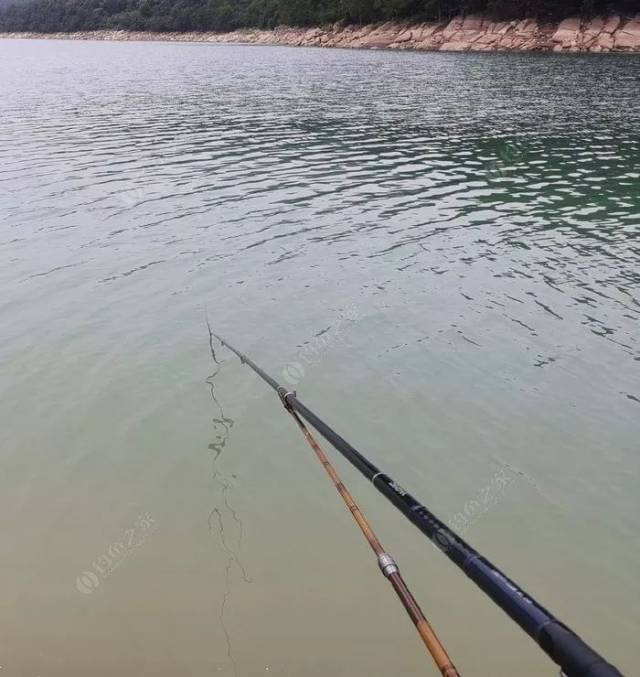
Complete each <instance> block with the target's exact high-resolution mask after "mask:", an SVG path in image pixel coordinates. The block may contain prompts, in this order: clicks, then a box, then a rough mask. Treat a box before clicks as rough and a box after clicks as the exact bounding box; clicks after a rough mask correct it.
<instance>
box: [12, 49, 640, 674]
mask: <svg viewBox="0 0 640 677" xmlns="http://www.w3.org/2000/svg"><path fill="white" fill-rule="evenodd" d="M0 92H1V95H0V160H1V163H0V210H1V211H0V213H1V215H2V217H1V218H2V221H1V230H0V251H1V253H2V266H1V267H0V282H1V283H2V290H3V292H2V295H1V296H0V312H1V318H2V333H1V335H0V389H1V390H0V394H1V396H2V406H1V408H0V415H1V424H2V431H3V443H2V448H1V452H0V454H1V455H0V464H1V468H2V472H1V473H0V496H1V499H0V500H1V501H2V504H1V505H2V510H1V511H0V515H1V517H0V519H1V520H2V534H3V538H2V541H1V544H0V549H1V553H2V554H1V558H0V559H1V561H2V581H3V595H2V604H1V605H0V638H1V639H0V656H1V660H0V664H1V665H2V673H3V675H7V677H9V676H10V677H13V676H14V675H19V676H23V675H24V676H25V677H26V676H29V677H31V676H33V677H36V676H37V675H42V677H45V676H46V677H56V676H64V677H73V676H76V675H78V676H80V675H83V676H84V675H87V674H91V675H96V676H101V675H104V676H107V675H109V676H111V675H113V674H119V675H131V676H133V675H136V676H138V675H146V674H149V675H151V674H153V675H154V677H161V676H164V675H167V676H174V675H182V674H188V675H192V676H194V677H196V676H199V675H211V674H214V675H216V674H220V675H239V676H254V675H262V674H265V673H267V672H269V673H270V674H273V675H287V676H289V675H290V676H298V675H305V676H308V677H316V676H317V677H320V676H322V677H324V676H326V675H336V676H339V675H344V676H345V677H346V676H347V675H348V676H350V677H354V676H363V677H364V676H365V675H389V674H392V675H396V676H404V675H407V676H408V675H415V674H435V670H434V669H433V668H432V667H431V665H430V663H429V662H428V661H427V659H426V658H425V656H424V654H423V650H422V648H421V645H420V643H419V641H418V639H417V638H416V636H415V635H414V632H413V629H412V627H411V625H410V623H409V621H408V620H407V619H406V618H405V617H404V612H403V610H402V609H401V607H400V605H399V604H398V603H397V601H396V600H395V598H394V596H393V594H392V592H391V591H390V590H389V589H388V588H387V584H386V583H385V581H384V580H383V579H382V578H381V577H380V576H379V573H378V571H377V568H376V565H375V562H374V560H373V559H372V557H371V554H370V552H369V551H368V549H367V546H366V544H365V543H364V542H363V540H362V538H361V536H360V534H359V533H358V532H357V530H356V528H355V526H354V525H353V524H352V522H351V520H350V516H349V514H348V512H347V511H346V510H345V508H344V507H343V505H342V504H341V502H340V501H339V499H338V497H337V495H336V494H335V492H334V490H333V488H332V486H331V485H330V483H329V481H328V480H327V478H326V477H325V476H324V474H323V471H322V468H321V467H320V466H319V465H318V464H317V462H316V461H315V459H314V458H313V456H312V455H311V453H310V451H309V450H308V448H306V446H305V445H304V442H303V440H302V438H301V437H300V435H299V433H298V431H297V430H296V429H295V426H293V424H292V422H291V421H290V420H289V419H288V417H287V416H285V415H284V413H283V411H282V408H281V406H280V405H279V403H278V400H277V398H276V397H275V396H274V395H273V393H272V392H270V391H269V390H268V388H267V387H266V386H264V385H263V384H261V383H260V382H258V381H257V380H256V378H255V377H253V376H252V374H251V373H250V372H249V371H248V370H247V369H245V368H243V367H242V366H241V365H240V364H239V363H238V361H237V360H234V359H232V358H231V356H230V355H229V354H228V353H226V352H225V351H224V350H216V358H217V359H219V360H220V361H221V362H222V364H221V365H219V366H217V365H216V364H214V361H213V359H212V355H211V352H210V347H209V341H208V334H207V326H206V319H207V316H208V318H209V321H210V322H211V324H212V326H214V327H215V328H216V329H217V330H218V331H219V332H220V333H223V334H225V335H226V336H227V337H228V338H229V339H230V340H234V341H235V342H236V343H237V344H238V346H239V347H241V348H242V349H244V350H246V351H247V352H249V353H250V354H251V355H252V356H253V357H254V359H255V360H257V361H258V362H259V363H260V364H262V365H263V366H264V367H265V368H266V369H267V370H268V371H270V372H271V373H273V374H274V375H275V376H276V378H278V379H280V380H282V381H283V382H285V383H287V384H288V385H290V386H291V387H295V388H297V390H298V393H299V395H300V396H301V398H302V399H303V400H304V401H305V402H306V403H307V404H308V405H309V406H312V407H313V408H315V409H316V410H317V411H318V412H319V413H320V414H321V415H323V416H324V417H325V418H326V419H327V420H328V421H329V422H331V423H332V424H334V425H335V427H336V428H337V429H338V430H339V431H341V432H342V433H343V434H344V435H345V436H346V437H347V438H348V439H350V440H351V441H352V442H353V443H354V444H356V445H357V446H359V447H361V448H362V449H363V450H365V451H366V452H367V453H368V454H369V455H370V457H371V458H372V460H374V462H376V463H377V464H378V465H380V466H381V467H383V468H384V469H385V470H387V471H388V472H389V473H390V474H392V475H393V476H395V477H397V479H398V480H399V481H400V482H402V483H403V484H404V485H405V486H406V488H407V489H409V490H410V491H411V492H412V493H414V494H415V495H416V496H418V497H419V498H421V499H422V500H423V501H425V502H426V503H427V504H428V505H429V506H430V507H431V508H432V509H433V510H434V511H435V512H436V513H437V514H439V515H440V516H441V517H442V518H443V519H445V520H446V521H448V522H450V523H451V524H452V525H453V526H455V527H456V528H458V529H459V530H461V532H462V533H464V536H465V538H466V539H467V540H469V541H470V542H471V543H472V544H474V545H475V546H476V547H477V548H479V549H480V550H481V551H482V552H484V553H485V554H487V555H489V556H490V557H491V559H492V560H494V561H495V562H496V563H497V564H499V565H500V566H501V567H503V568H504V569H505V570H506V571H507V572H509V573H510V574H511V575H512V576H513V577H514V579H515V580H517V581H518V582H519V583H520V584H521V585H522V586H524V587H525V589H527V590H528V591H530V592H531V593H532V594H533V595H535V596H536V597H537V598H538V599H539V600H540V601H541V602H542V603H544V604H546V605H547V606H548V607H549V608H550V609H551V610H552V611H554V612H555V613H556V614H557V615H558V616H559V617H560V618H561V619H563V620H564V621H565V622H567V623H568V624H570V625H571V626H572V627H573V628H574V629H575V630H577V631H578V632H580V633H581V634H583V635H584V637H585V638H586V639H587V640H588V641H590V642H592V643H593V644H594V646H595V647H596V648H597V649H599V650H600V651H602V652H603V653H605V654H606V655H607V656H608V657H609V658H610V659H611V660H612V661H614V662H616V663H617V664H618V665H619V667H620V668H621V669H622V670H623V671H624V672H627V673H629V674H631V673H632V672H633V670H634V668H635V666H636V664H637V659H638V655H637V641H636V637H637V634H638V631H640V615H639V612H638V609H639V608H640V605H639V602H640V584H639V583H638V578H637V572H638V570H639V568H640V539H639V524H638V515H639V514H640V499H639V494H638V478H639V474H640V469H639V463H638V457H639V455H638V451H639V449H638V446H639V445H638V440H639V439H640V423H639V415H640V379H639V377H638V371H639V366H640V363H639V359H640V340H639V339H640V335H639V333H638V329H639V323H638V319H639V317H640V292H639V288H638V283H639V281H640V272H639V261H640V246H639V244H638V235H639V232H640V69H639V68H638V61H637V58H636V57H629V58H627V57H625V56H615V57H614V56H611V57H609V56H607V57H604V56H603V57H593V56H591V57H585V56H570V57H567V56H562V57H558V56H555V55H540V56H534V55H487V54H484V55H470V54H468V55H467V54H462V55H459V54H458V55H457V54H415V53H414V54H409V53H404V54H397V53H387V52H348V51H339V50H333V51H329V50H315V49H291V48H280V47H277V48H276V47H273V48H271V47H244V46H230V45H226V46H215V45H190V44H150V43H148V44H144V43H141V44H135V43H121V44H116V43H112V44H109V43H74V42H53V41H23V42H21V41H4V42H0ZM214 347H215V346H214ZM214 373H215V375H214V376H213V378H209V377H210V376H211V375H212V374H214ZM207 380H209V381H210V382H213V384H214V389H213V394H214V395H215V397H216V400H217V401H216V400H214V399H213V398H212V391H211V389H210V386H209V385H208V383H207ZM220 406H221V407H222V410H221V409H220ZM337 465H338V468H339V470H340V471H341V472H342V473H343V475H344V479H345V481H346V482H347V483H348V485H349V486H350V488H351V489H352V492H353V493H354V494H355V496H356V498H357V499H358V500H359V501H360V502H361V504H362V507H363V508H364V509H365V511H366V512H367V513H368V515H369V517H370V519H371V521H372V523H373V524H374V526H375V527H376V528H377V530H378V532H379V536H380V538H381V539H382V541H383V543H385V545H386V547H387V548H388V549H389V550H390V551H391V552H392V553H393V554H394V555H395V557H396V559H397V560H398V561H399V563H400V565H401V567H402V569H403V571H404V573H405V575H406V578H407V581H408V582H409V584H410V585H411V586H412V587H413V589H414V592H415V594H416V596H417V598H418V599H419V600H420V602H421V603H422V605H423V607H424V610H425V612H426V613H427V615H428V616H429V617H430V618H431V620H432V621H433V623H434V625H435V627H436V629H437V630H438V631H439V633H440V634H441V636H442V639H443V640H444V642H445V643H446V645H447V647H448V649H449V650H450V652H451V654H452V656H453V657H454V659H455V660H456V661H457V663H458V665H459V667H460V670H461V672H462V673H463V674H469V675H471V674H473V675H487V676H488V675H507V674H518V675H522V676H524V677H527V676H531V677H533V676H534V675H536V676H537V675H541V674H548V675H552V674H556V673H557V671H556V670H555V668H554V667H553V666H552V664H551V663H550V662H549V661H548V660H547V659H546V658H545V657H544V656H543V655H542V653H541V652H540V651H539V650H537V649H536V647H535V646H534V645H533V643H532V642H531V641H530V640H528V639H527V638H526V637H525V636H524V635H523V633H522V632H521V631H520V630H518V629H517V628H516V627H515V626H514V625H513V624H512V623H511V622H510V621H508V619H506V617H505V616H504V614H502V612H500V611H499V610H498V609H497V608H495V607H494V606H493V605H492V604H491V603H490V602H489V600H488V599H487V598H485V597H484V596H483V595H482V594H481V593H480V592H478V591H477V590H476V589H475V588H474V587H473V585H472V584H471V583H470V582H468V581H467V580H466V579H465V577H464V576H463V575H462V574H461V573H459V572H458V571H457V570H455V569H454V567H453V566H451V565H449V564H448V563H447V561H446V559H445V558H444V557H443V556H442V555H441V553H439V552H438V551H437V550H436V549H435V548H433V547H432V546H431V545H430V544H428V543H427V542H425V541H424V539H422V538H421V537H420V535H419V533H418V532H417V531H416V530H415V529H414V528H412V527H411V526H410V525H409V524H407V523H406V522H405V521H404V519H403V518H402V517H401V516H400V515H399V514H398V513H396V512H395V511H394V510H392V509H391V507H390V506H389V505H388V504H386V503H385V502H383V500H382V499H381V498H380V497H379V496H377V495H376V494H375V492H374V491H373V490H372V488H371V487H370V486H368V485H367V484H366V482H365V481H364V480H363V479H361V478H360V477H358V476H357V475H356V473H355V472H354V471H353V470H351V469H350V468H349V467H348V466H347V465H346V463H344V462H343V461H341V460H339V461H337Z"/></svg>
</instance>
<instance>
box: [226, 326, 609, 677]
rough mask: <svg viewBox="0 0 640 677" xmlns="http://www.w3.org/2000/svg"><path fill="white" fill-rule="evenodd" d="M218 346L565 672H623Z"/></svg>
mask: <svg viewBox="0 0 640 677" xmlns="http://www.w3.org/2000/svg"><path fill="white" fill-rule="evenodd" d="M214 336H215V337H216V338H217V339H218V341H220V343H221V344H222V345H223V346H226V347H227V348H228V349H229V350H231V352H233V353H235V354H236V355H237V356H238V357H239V358H240V361H241V362H242V363H243V364H246V365H248V366H249V367H250V368H251V369H252V370H253V371H254V372H255V373H256V374H258V376H260V378H262V379H263V380H264V381H266V383H268V384H269V385H270V386H271V387H272V388H273V389H274V390H275V391H276V392H277V393H278V396H279V397H280V399H281V401H282V403H283V404H284V406H285V407H286V408H288V409H290V410H291V411H294V412H295V413H297V414H299V415H300V416H301V417H302V418H304V419H305V420H306V421H307V422H308V423H310V424H311V425H312V426H313V427H314V428H315V429H316V430H317V431H318V432H319V433H320V434H321V435H322V436H323V437H324V438H325V439H326V440H327V441H328V442H329V443H330V444H331V445H332V446H334V447H335V448H336V449H337V450H338V451H339V452H340V453H341V454H342V455H343V456H344V457H345V458H346V459H347V460H348V461H349V462H350V463H351V464H352V465H353V466H354V467H355V468H357V469H358V470H359V471H360V472H361V473H362V474H363V475H364V476H365V477H366V478H367V479H368V480H370V481H371V483H372V484H373V486H374V487H375V488H376V489H377V490H378V491H379V492H380V493H381V494H382V495H383V496H384V497H385V498H387V499H388V500H389V501H390V502H391V503H393V505H395V507H396V508H398V510H400V512H401V513H402V514H403V515H404V516H405V517H406V518H407V519H408V520H409V521H410V522H412V523H413V524H414V525H415V526H416V527H418V529H420V531H421V532H422V533H423V534H424V535H425V536H427V537H428V538H429V539H430V540H431V541H432V542H433V543H434V544H435V545H437V546H438V547H439V549H440V550H442V551H443V552H444V553H445V555H446V556H447V557H448V558H449V559H450V560H451V561H452V562H453V563H454V564H455V565H456V566H458V567H459V568H460V569H462V571H464V573H465V574H466V575H467V576H468V577H469V578H470V579H471V580H472V581H473V582H474V583H475V584H476V585H477V586H478V587H479V588H480V589H481V590H482V591H483V592H484V593H486V594H487V595H488V596H489V597H490V598H491V599H492V600H493V601H494V602H495V603H496V604H497V605H498V606H499V607H500V608H501V609H502V610H503V611H504V612H505V613H506V614H507V615H508V616H509V617H510V618H511V619H512V620H513V621H515V622H516V623H517V624H518V625H519V626H520V627H521V628H522V629H523V630H524V631H525V632H526V633H527V634H528V635H529V636H530V637H531V638H533V639H534V640H535V641H536V642H537V644H538V645H539V646H540V648H541V649H542V650H543V651H544V652H545V653H546V654H547V656H549V658H551V659H552V660H553V661H554V662H555V663H556V664H557V665H559V666H560V667H561V669H562V674H563V675H566V677H622V673H621V672H620V671H619V670H618V669H617V668H615V667H614V666H613V665H611V664H610V663H608V662H607V661H606V660H605V659H604V658H603V657H602V656H600V654H598V653H597V652H596V651H594V650H593V649H592V648H591V647H590V646H589V645H588V644H587V643H586V642H585V641H584V640H583V639H582V638H581V637H579V636H578V635H577V634H576V633H575V632H573V630H571V629H570V628H569V627H568V626H566V625H565V624H564V623H562V622H561V621H559V620H558V619H557V618H555V617H554V616H553V615H552V614H551V613H550V612H549V611H547V609H545V608H544V607H543V606H542V605H541V604H540V603H539V602H537V601H536V600H535V599H534V598H533V597H531V595H529V594H528V593H526V592H525V591H524V590H523V589H522V588H521V587H520V586H519V585H517V584H516V583H515V582H514V581H512V580H511V579H510V578H509V577H508V576H506V574H504V573H503V572H502V571H500V569H498V567H496V566H495V565H494V564H492V563H491V562H490V561H489V560H488V559H486V558H485V557H483V556H482V555H481V554H480V553H479V552H478V551H477V550H475V549H474V548H473V547H471V546H470V545H469V544H468V543H467V542H465V541H464V540H463V539H462V538H460V536H458V535H457V534H456V533H454V532H453V531H451V529H449V527H447V525H446V524H445V523H444V522H442V520H440V519H439V518H438V517H436V515H434V514H433V513H432V512H431V511H430V510H429V509H428V508H427V507H426V506H424V505H423V504H422V503H420V502H419V501H418V500H417V499H415V498H414V497H413V496H412V495H411V494H410V493H409V492H407V491H405V490H404V489H403V488H402V487H401V486H400V485H399V484H398V483H397V482H395V481H394V480H393V479H392V478H391V477H389V475H386V474H385V473H383V472H382V471H381V470H380V469H379V468H377V467H376V466H375V465H374V464H373V463H372V462H371V461H369V459H367V458H366V457H365V456H363V455H362V454H361V453H360V452H359V451H358V450H357V449H355V448H354V447H352V446H351V445H350V444H349V443H348V442H347V441H346V440H345V439H344V438H342V437H341V436H340V435H338V433H337V432H335V430H333V429H332V428H331V427H329V426H328V425H327V424H326V423H325V422H324V421H323V420H322V419H321V418H319V417H318V416H316V414H314V413H313V412H312V411H311V410H310V409H308V408H307V407H306V406H305V405H304V404H303V403H302V402H300V400H299V399H298V397H297V395H296V393H295V392H292V391H289V390H287V389H286V388H284V387H283V386H281V385H280V384H279V383H278V382H277V381H276V380H275V379H273V378H271V376H269V375H268V374H267V373H266V372H265V371H263V370H262V369H261V368H260V367H259V366H258V365H257V364H256V363H255V362H253V361H252V360H250V359H249V358H248V357H247V356H246V355H244V354H243V353H241V352H240V351H239V350H237V349H236V348H234V347H233V346H232V345H230V344H229V343H228V342H227V341H225V340H224V339H222V338H221V337H220V336H218V335H217V334H214Z"/></svg>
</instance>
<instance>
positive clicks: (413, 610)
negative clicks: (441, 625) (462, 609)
mask: <svg viewBox="0 0 640 677" xmlns="http://www.w3.org/2000/svg"><path fill="white" fill-rule="evenodd" d="M283 403H284V406H285V409H286V410H287V411H288V412H289V413H290V414H291V416H292V417H293V419H294V421H295V422H296V423H297V424H298V427H299V428H300V430H301V431H302V434H303V435H304V437H305V439H306V440H307V442H308V443H309V446H310V447H311V448H312V449H313V451H314V452H315V454H316V456H317V457H318V460H319V461H320V463H321V464H322V466H323V467H324V469H325V470H326V471H327V475H329V477H330V478H331V481H332V482H333V485H334V486H335V488H336V489H337V491H338V493H339V494H340V496H341V497H342V500H343V501H344V502H345V505H346V506H347V508H349V510H350V511H351V514H352V515H353V519H354V520H355V521H356V523H357V525H358V526H359V527H360V531H362V533H363V535H364V537H365V538H366V539H367V542H368V543H369V545H370V546H371V549H372V550H373V552H374V553H375V555H376V557H377V558H378V566H379V567H380V571H381V572H382V574H383V575H384V577H385V578H387V579H388V581H389V583H391V585H392V587H393V589H394V590H395V591H396V594H397V595H398V597H399V599H400V601H401V602H402V604H403V606H404V608H405V609H406V611H407V614H409V617H410V618H411V620H412V621H413V624H414V625H415V627H416V630H417V631H418V634H419V635H420V638H421V639H422V641H423V642H424V644H425V646H426V647H427V650H428V651H429V653H430V654H431V657H432V658H433V660H434V662H435V664H436V665H437V666H438V669H439V670H440V672H441V674H442V675H443V677H459V673H458V671H457V670H456V668H455V666H454V665H453V663H452V661H451V659H450V658H449V655H448V654H447V652H446V650H445V648H444V646H442V643H441V642H440V640H439V639H438V636H437V635H436V633H435V632H434V630H433V628H432V627H431V624H430V623H429V621H428V620H427V618H426V616H425V615H424V613H423V612H422V609H421V608H420V605H419V604H418V602H416V600H415V598H414V596H413V595H412V594H411V591H410V590H409V588H408V587H407V584H406V583H405V581H404V579H403V577H402V574H401V573H400V570H399V569H398V565H397V564H396V562H395V560H394V559H393V557H391V555H389V553H387V552H386V551H385V549H384V548H383V547H382V544H381V543H380V541H379V540H378V537H377V536H376V534H375V532H374V531H373V529H372V528H371V525H370V524H369V521H368V520H367V518H366V517H365V516H364V514H363V512H362V511H361V510H360V508H359V507H358V504H357V503H356V502H355V500H354V499H353V496H352V495H351V493H350V492H349V490H348V489H347V488H346V487H345V485H344V483H343V482H342V480H341V479H340V476H339V475H338V473H337V471H336V469H335V468H334V467H333V465H332V464H331V461H329V459H328V457H327V455H326V454H325V453H324V451H323V450H322V447H320V445H319V444H318V442H317V441H316V439H315V437H314V436H313V435H312V434H311V431H310V430H309V429H308V428H307V426H306V425H305V424H304V421H302V419H301V418H300V417H299V416H298V414H296V412H295V411H294V410H293V409H292V408H291V407H290V406H289V405H288V404H287V402H286V401H285V400H284V399H283Z"/></svg>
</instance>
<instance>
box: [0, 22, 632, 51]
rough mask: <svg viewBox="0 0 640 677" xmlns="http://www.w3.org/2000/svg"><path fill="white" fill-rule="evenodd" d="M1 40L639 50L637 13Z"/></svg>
mask: <svg viewBox="0 0 640 677" xmlns="http://www.w3.org/2000/svg"><path fill="white" fill-rule="evenodd" d="M0 38H51V39H67V40H127V41H128V40H161V41H171V42H237V43H249V44H261V45H293V46H303V47H344V48H351V49H412V50H427V51H443V52H467V51H473V52H488V51H492V52H504V51H509V52H528V51H553V52H640V14H639V15H637V16H636V17H635V18H622V17H620V16H610V17H597V18H594V19H589V20H583V19H579V18H571V19H565V20H564V21H562V22H561V23H560V24H544V23H538V22H537V21H535V20H533V19H522V20H520V21H508V22H507V21H502V22H496V21H492V20H490V19H488V18H487V17H483V16H466V17H456V18H454V19H452V20H451V21H449V22H448V23H442V24H437V23H422V24H405V23H395V22H387V23H384V24H372V25H367V26H353V25H343V24H333V25H329V26H323V27H316V28H290V27H280V28H275V29H274V30H239V31H233V32H231V33H145V32H129V31H88V32H81V33H48V34H34V33H0Z"/></svg>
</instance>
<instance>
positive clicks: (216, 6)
mask: <svg viewBox="0 0 640 677" xmlns="http://www.w3.org/2000/svg"><path fill="white" fill-rule="evenodd" d="M0 2H1V3H2V4H0V31H34V32H42V33H51V32H58V31H60V32H68V31H87V30H99V29H124V30H141V31H158V32H166V31H229V30H234V29H237V28H274V27H275V26H279V25H288V26H311V25H323V24H328V23H334V22H336V21H341V22H345V23H359V24H363V23H374V22H380V21H388V20H390V19H394V20H416V21H445V20H447V19H449V18H450V17H452V16H455V15H457V14H470V13H479V12H482V13H485V14H489V15H491V16H493V17H495V18H496V19H505V20H506V19H514V18H524V17H533V18H539V19H549V20H552V19H553V20H557V19H561V18H563V17H566V16H573V15H593V14H599V13H605V14H606V13H609V12H613V11H618V12H622V13H632V12H633V11H634V7H635V8H636V9H637V0H613V1H612V0H608V1H607V0H0ZM7 3H9V4H7Z"/></svg>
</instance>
